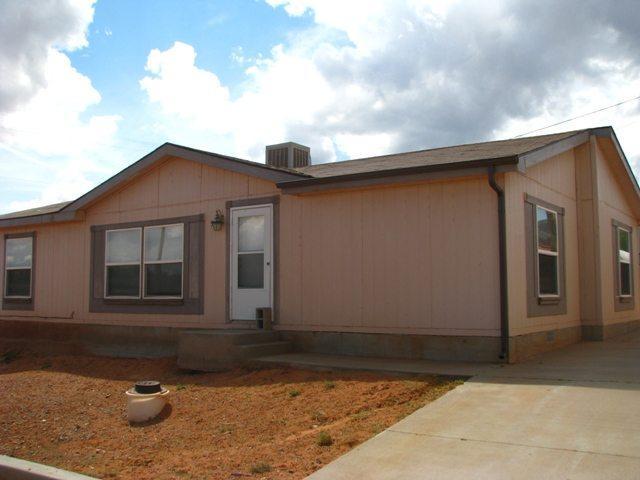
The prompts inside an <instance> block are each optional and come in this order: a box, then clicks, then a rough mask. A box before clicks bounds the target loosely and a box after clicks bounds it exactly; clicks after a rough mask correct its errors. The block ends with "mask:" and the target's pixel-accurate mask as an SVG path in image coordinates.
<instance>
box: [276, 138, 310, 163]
mask: <svg viewBox="0 0 640 480" xmlns="http://www.w3.org/2000/svg"><path fill="white" fill-rule="evenodd" d="M265 150H266V151H265V154H266V162H267V165H271V166H272V167H279V168H301V167H306V166H308V165H311V149H310V148H309V147H305V146H304V145H300V144H299V143H295V142H286V143H279V144H277V145H267V147H266V149H265Z"/></svg>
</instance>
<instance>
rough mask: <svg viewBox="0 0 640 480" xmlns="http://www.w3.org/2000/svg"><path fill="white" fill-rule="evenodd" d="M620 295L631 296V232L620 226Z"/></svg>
mask: <svg viewBox="0 0 640 480" xmlns="http://www.w3.org/2000/svg"><path fill="white" fill-rule="evenodd" d="M618 295H620V296H621V297H630V296H631V232H630V231H629V230H627V229H625V228H622V227H618Z"/></svg>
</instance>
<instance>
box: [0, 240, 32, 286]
mask: <svg viewBox="0 0 640 480" xmlns="http://www.w3.org/2000/svg"><path fill="white" fill-rule="evenodd" d="M26 238H29V239H31V264H30V265H29V267H8V266H7V251H6V250H7V242H8V241H9V240H22V239H26ZM4 248H5V252H4V298H17V299H20V298H21V299H30V298H31V297H32V296H33V237H31V236H29V237H13V238H7V239H6V240H5V244H4ZM9 270H29V295H9V294H8V293H7V292H8V290H7V287H8V286H9V282H8V278H9V274H8V272H9Z"/></svg>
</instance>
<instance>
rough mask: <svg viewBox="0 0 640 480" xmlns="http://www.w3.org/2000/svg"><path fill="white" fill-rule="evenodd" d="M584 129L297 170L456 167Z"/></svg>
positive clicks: (319, 173)
mask: <svg viewBox="0 0 640 480" xmlns="http://www.w3.org/2000/svg"><path fill="white" fill-rule="evenodd" d="M581 131H582V130H576V131H572V132H563V133H555V134H551V135H541V136H538V137H525V138H514V139H511V140H498V141H494V142H482V143H470V144H467V145H456V146H452V147H442V148H433V149H429V150H418V151H415V152H406V153H396V154H392V155H382V156H379V157H369V158H359V159H355V160H346V161H342V162H333V163H321V164H318V165H310V166H308V167H303V168H298V169H297V170H298V171H299V172H302V173H305V174H307V175H311V176H312V177H316V178H319V177H320V178H324V177H335V176H338V175H354V174H358V173H365V172H377V171H385V170H394V169H399V168H411V167H419V166H427V165H443V164H454V163H458V162H468V161H473V160H485V159H493V158H503V157H512V156H515V155H520V154H523V153H526V152H530V151H532V150H536V149H538V148H541V147H544V146H546V145H548V144H550V143H553V142H556V141H558V140H563V139H565V138H568V137H571V136H573V135H576V134H577V133H580V132H581Z"/></svg>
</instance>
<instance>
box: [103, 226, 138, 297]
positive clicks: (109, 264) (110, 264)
mask: <svg viewBox="0 0 640 480" xmlns="http://www.w3.org/2000/svg"><path fill="white" fill-rule="evenodd" d="M131 230H139V231H140V245H139V246H138V247H139V249H140V260H138V261H137V262H109V261H108V260H107V258H108V255H107V253H108V248H109V232H126V231H131ZM143 242H144V238H143V230H142V227H132V228H112V229H110V230H106V231H105V233H104V298H109V299H114V300H117V299H132V298H135V299H139V298H140V295H141V292H142V275H143V273H142V268H143V266H142V254H143V252H142V245H143ZM129 265H138V266H139V267H140V270H139V281H138V295H137V296H135V295H109V294H108V292H109V283H108V273H109V268H108V267H124V266H129Z"/></svg>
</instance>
